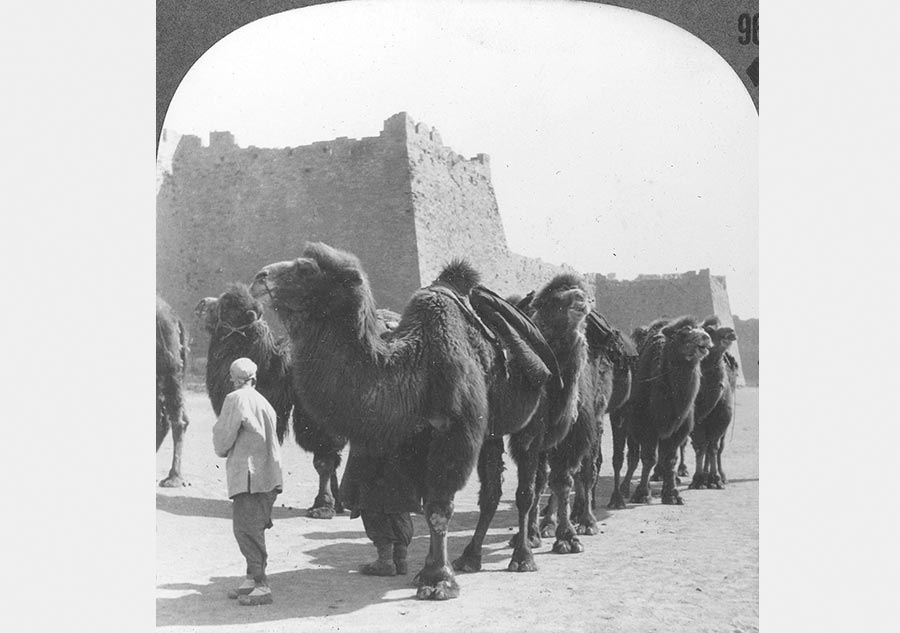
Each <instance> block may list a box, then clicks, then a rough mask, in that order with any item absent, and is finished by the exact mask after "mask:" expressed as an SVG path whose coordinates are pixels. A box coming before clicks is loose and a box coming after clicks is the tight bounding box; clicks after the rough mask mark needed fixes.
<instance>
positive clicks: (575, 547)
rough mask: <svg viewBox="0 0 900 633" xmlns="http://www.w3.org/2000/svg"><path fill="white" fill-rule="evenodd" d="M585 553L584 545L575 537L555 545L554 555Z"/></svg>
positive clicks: (559, 541)
mask: <svg viewBox="0 0 900 633" xmlns="http://www.w3.org/2000/svg"><path fill="white" fill-rule="evenodd" d="M583 551H584V545H582V544H581V541H579V540H578V537H577V536H574V535H573V536H570V537H568V538H565V539H559V540H557V541H556V542H555V543H554V544H553V553H554V554H580V553H581V552H583Z"/></svg>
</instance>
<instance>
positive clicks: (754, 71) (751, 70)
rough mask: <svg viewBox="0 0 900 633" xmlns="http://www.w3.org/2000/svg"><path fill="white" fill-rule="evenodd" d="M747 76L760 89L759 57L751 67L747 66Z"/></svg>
mask: <svg viewBox="0 0 900 633" xmlns="http://www.w3.org/2000/svg"><path fill="white" fill-rule="evenodd" d="M747 76H748V77H750V81H752V82H753V85H754V86H755V87H757V88H759V57H755V58H754V59H753V61H752V62H751V63H750V65H749V66H747Z"/></svg>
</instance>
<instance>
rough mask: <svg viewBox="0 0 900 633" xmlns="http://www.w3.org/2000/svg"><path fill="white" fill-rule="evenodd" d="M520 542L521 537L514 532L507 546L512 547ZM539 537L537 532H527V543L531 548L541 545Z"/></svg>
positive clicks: (517, 545)
mask: <svg viewBox="0 0 900 633" xmlns="http://www.w3.org/2000/svg"><path fill="white" fill-rule="evenodd" d="M521 542H522V537H521V536H520V535H519V533H518V532H516V533H515V534H514V535H513V537H512V538H511V539H509V546H510V547H512V548H516V547H519V544H520V543H521ZM542 544H543V543H542V541H541V537H540V535H539V534H529V535H528V545H529V547H531V548H532V549H534V548H536V547H540V546H541V545H542Z"/></svg>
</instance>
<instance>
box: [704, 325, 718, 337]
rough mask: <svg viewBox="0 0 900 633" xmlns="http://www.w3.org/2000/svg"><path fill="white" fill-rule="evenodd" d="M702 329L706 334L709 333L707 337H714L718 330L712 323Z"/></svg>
mask: <svg viewBox="0 0 900 633" xmlns="http://www.w3.org/2000/svg"><path fill="white" fill-rule="evenodd" d="M703 330H704V331H705V332H706V333H707V334H709V338H714V337H715V336H716V334H717V333H718V331H719V329H718V328H717V327H716V326H714V325H707V326H705V327H704V328H703Z"/></svg>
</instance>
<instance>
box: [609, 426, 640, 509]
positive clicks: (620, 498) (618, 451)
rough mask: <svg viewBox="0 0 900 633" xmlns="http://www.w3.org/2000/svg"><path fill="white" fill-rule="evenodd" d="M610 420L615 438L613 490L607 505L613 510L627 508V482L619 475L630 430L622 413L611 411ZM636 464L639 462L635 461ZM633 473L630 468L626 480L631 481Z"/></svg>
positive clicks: (613, 437)
mask: <svg viewBox="0 0 900 633" xmlns="http://www.w3.org/2000/svg"><path fill="white" fill-rule="evenodd" d="M609 421H610V425H609V426H610V427H611V428H612V439H613V456H612V466H613V490H612V495H610V498H609V503H608V504H607V505H606V507H607V508H610V509H612V510H622V509H623V508H625V497H626V496H628V489H627V488H626V487H625V486H626V484H624V483H623V482H622V480H621V478H620V476H619V475H620V473H621V472H622V465H623V464H624V463H625V441H626V439H627V435H628V430H627V429H626V428H625V420H624V419H623V416H622V414H621V413H618V412H617V413H611V414H610V416H609ZM636 461H637V460H635V462H636ZM635 465H637V464H636V463H635ZM629 468H630V464H629ZM633 474H634V469H631V468H630V470H629V471H628V476H627V478H626V480H625V481H627V482H630V481H631V475H633Z"/></svg>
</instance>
